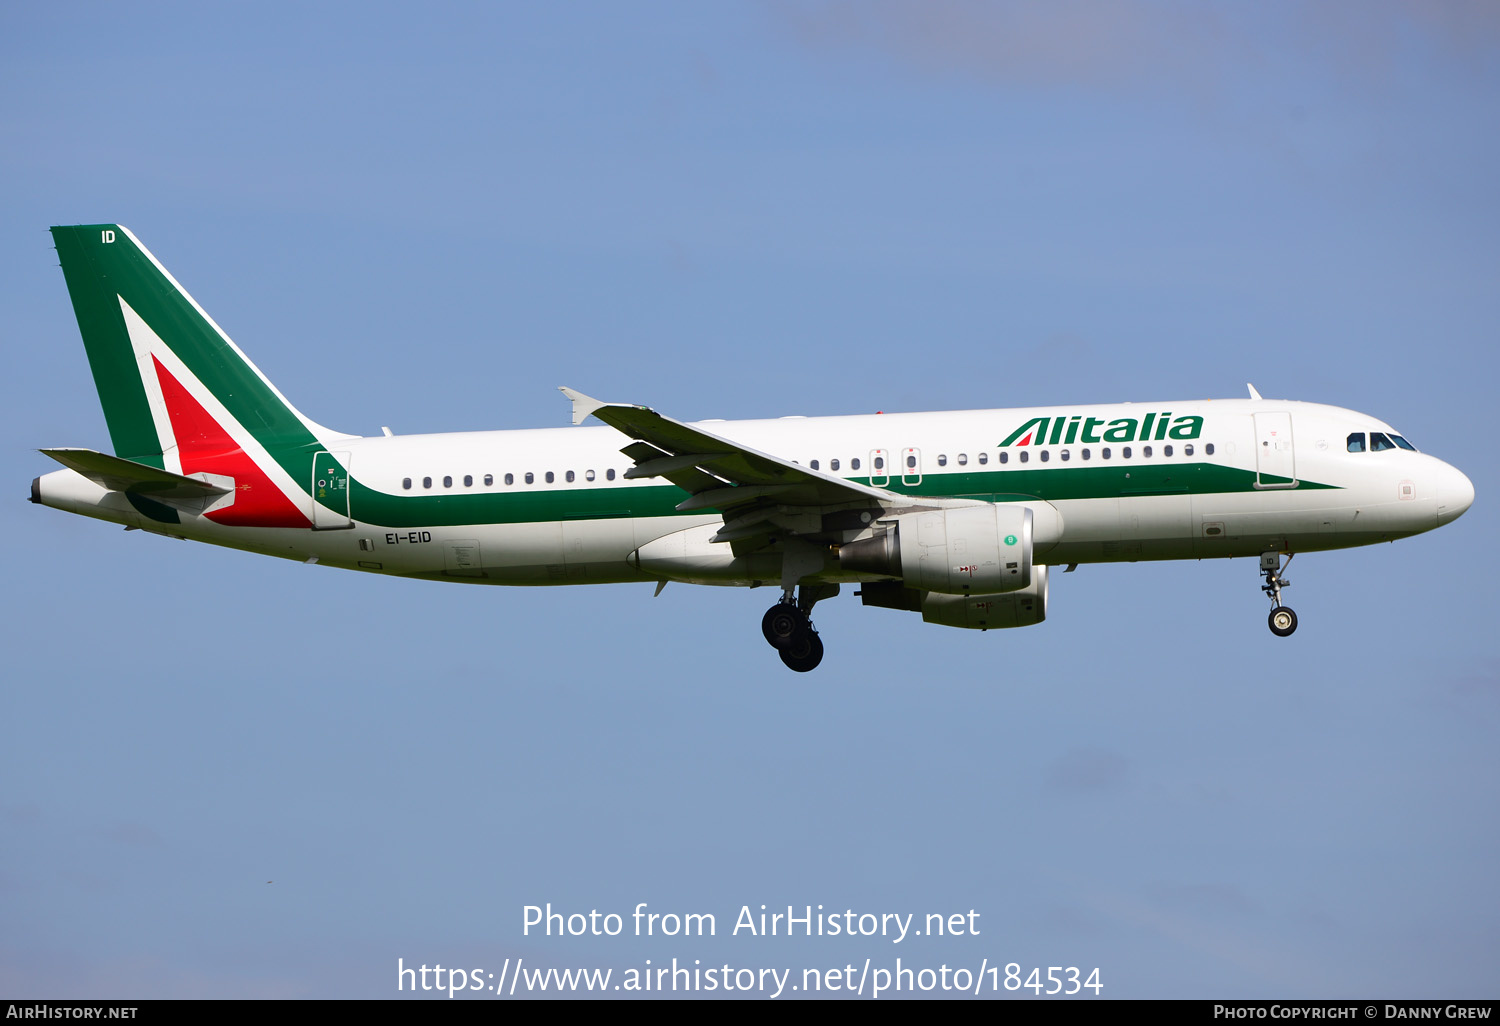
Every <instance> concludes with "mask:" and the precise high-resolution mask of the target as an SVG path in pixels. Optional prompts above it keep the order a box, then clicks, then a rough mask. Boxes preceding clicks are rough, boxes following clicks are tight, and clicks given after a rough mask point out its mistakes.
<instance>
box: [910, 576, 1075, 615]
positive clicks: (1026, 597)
mask: <svg viewBox="0 0 1500 1026" xmlns="http://www.w3.org/2000/svg"><path fill="white" fill-rule="evenodd" d="M922 619H923V620H925V621H926V622H927V623H940V624H942V625H943V626H944V627H968V628H971V629H973V630H981V631H987V630H995V629H998V628H1003V627H1030V626H1031V625H1032V624H1034V623H1041V622H1042V621H1043V620H1045V619H1047V568H1046V567H1044V566H1039V567H1034V568H1033V569H1032V572H1031V583H1030V584H1028V585H1027V586H1026V587H1024V588H1022V589H1021V590H1020V591H1010V592H1006V593H1004V594H1002V595H934V594H932V593H931V592H928V593H927V594H926V595H924V596H922Z"/></svg>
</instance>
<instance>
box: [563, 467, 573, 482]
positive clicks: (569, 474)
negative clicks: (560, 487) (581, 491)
mask: <svg viewBox="0 0 1500 1026" xmlns="http://www.w3.org/2000/svg"><path fill="white" fill-rule="evenodd" d="M564 477H565V478H566V480H567V482H568V484H572V483H573V480H574V479H573V472H572V471H571V470H570V471H568V472H567V474H565V475H564Z"/></svg>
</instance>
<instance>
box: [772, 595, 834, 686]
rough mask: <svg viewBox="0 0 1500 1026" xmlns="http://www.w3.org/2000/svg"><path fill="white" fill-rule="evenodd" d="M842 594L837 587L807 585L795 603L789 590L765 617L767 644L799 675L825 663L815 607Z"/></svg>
mask: <svg viewBox="0 0 1500 1026" xmlns="http://www.w3.org/2000/svg"><path fill="white" fill-rule="evenodd" d="M838 592H839V586H838V585H837V584H804V585H802V587H801V588H799V589H798V595H797V599H796V601H793V599H792V590H791V589H790V588H788V589H787V590H786V594H785V595H784V596H783V597H782V600H781V601H780V602H778V603H776V604H775V605H774V606H772V607H771V608H770V609H768V610H766V615H765V616H763V617H761V621H760V631H761V633H762V634H764V635H765V637H766V641H767V642H768V643H769V644H770V646H771V647H772V648H774V649H776V652H777V654H778V655H780V656H781V661H782V662H783V663H785V664H786V665H787V666H788V667H790V668H791V669H793V670H796V671H797V672H798V673H806V672H807V671H808V670H811V669H814V668H815V667H816V666H817V665H818V664H819V663H820V662H822V661H823V642H822V640H821V639H819V637H818V632H817V631H816V630H815V629H814V628H813V625H812V615H811V614H812V607H813V606H814V605H815V604H816V603H818V602H819V601H820V600H822V599H825V598H829V597H831V596H833V595H837V594H838Z"/></svg>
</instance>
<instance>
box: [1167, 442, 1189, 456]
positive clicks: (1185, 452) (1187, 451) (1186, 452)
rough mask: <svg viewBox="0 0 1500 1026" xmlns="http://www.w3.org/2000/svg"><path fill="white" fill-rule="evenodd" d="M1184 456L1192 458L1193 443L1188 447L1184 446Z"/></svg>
mask: <svg viewBox="0 0 1500 1026" xmlns="http://www.w3.org/2000/svg"><path fill="white" fill-rule="evenodd" d="M1182 454H1183V455H1184V456H1191V455H1192V454H1193V443H1192V442H1189V443H1188V444H1187V445H1184V446H1183V447H1182ZM1169 455H1170V454H1169Z"/></svg>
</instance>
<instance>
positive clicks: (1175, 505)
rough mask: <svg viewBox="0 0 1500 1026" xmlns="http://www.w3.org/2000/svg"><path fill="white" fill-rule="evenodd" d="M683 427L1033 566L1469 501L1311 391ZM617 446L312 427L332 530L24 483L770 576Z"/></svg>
mask: <svg viewBox="0 0 1500 1026" xmlns="http://www.w3.org/2000/svg"><path fill="white" fill-rule="evenodd" d="M1157 411H1169V412H1170V414H1171V416H1172V417H1173V418H1181V417H1197V418H1202V426H1201V430H1200V431H1199V432H1198V434H1197V435H1196V436H1194V437H1192V438H1191V439H1187V440H1184V439H1182V438H1180V437H1179V438H1173V437H1171V436H1170V435H1168V434H1167V432H1166V431H1165V430H1164V429H1163V430H1158V431H1156V432H1152V431H1149V430H1143V431H1141V432H1140V434H1142V435H1149V436H1150V437H1145V438H1136V439H1133V440H1131V441H1127V442H1119V441H1109V440H1106V439H1105V438H1104V430H1103V424H1105V423H1106V422H1114V423H1119V422H1120V420H1119V419H1120V418H1135V419H1136V420H1140V419H1141V418H1143V417H1144V415H1146V414H1147V413H1152V412H1157ZM1033 417H1047V418H1049V419H1051V420H1052V421H1053V422H1054V423H1055V422H1057V421H1058V420H1061V421H1062V422H1063V423H1065V424H1067V425H1068V426H1069V429H1068V430H1067V431H1066V432H1064V431H1055V432H1053V434H1054V436H1055V437H1056V441H1053V442H1050V443H1049V442H1048V440H1047V437H1046V436H1045V435H1043V436H1042V437H1041V438H1032V439H1030V440H1029V443H1030V444H1024V445H1015V444H1012V445H1009V446H1002V445H1001V444H1000V443H1001V442H1002V440H1003V439H1004V438H1005V437H1006V436H1007V435H1009V434H1010V433H1011V432H1012V431H1014V430H1015V429H1016V428H1017V426H1018V425H1020V424H1022V423H1023V422H1025V421H1026V420H1027V419H1028V418H1033ZM1090 423H1092V424H1093V425H1094V426H1093V427H1092V428H1089V427H1087V426H1084V427H1081V428H1080V425H1089V424H1090ZM695 426H697V427H700V428H701V429H702V430H704V431H707V432H711V433H712V434H714V435H717V436H720V437H722V438H726V439H729V440H731V441H734V442H737V443H739V444H741V445H744V446H747V447H749V448H751V449H755V450H759V451H761V452H765V453H769V454H773V455H776V456H780V457H783V458H785V459H789V460H794V461H796V462H798V463H800V464H802V465H803V466H805V467H808V468H811V469H817V470H819V471H821V472H823V473H827V474H832V475H834V476H839V477H847V478H850V479H856V480H858V481H860V482H864V483H868V484H872V485H875V486H879V487H882V488H888V489H890V490H891V491H893V492H902V493H908V494H913V495H931V496H943V497H949V498H953V497H957V498H970V499H983V500H988V501H999V502H1019V503H1023V504H1025V505H1028V506H1031V507H1032V508H1033V510H1034V511H1036V513H1037V522H1038V524H1039V528H1038V535H1037V539H1038V540H1037V550H1036V557H1037V561H1038V562H1039V563H1044V564H1053V565H1061V564H1068V563H1088V562H1103V561H1121V560H1132V561H1133V560H1157V559H1184V558H1209V557H1216V556H1246V555H1255V554H1257V553H1262V552H1268V551H1278V552H1298V551H1312V550H1318V549H1333V548H1342V547H1347V546H1353V545H1365V544H1370V543H1373V542H1377V541H1388V540H1392V539H1395V538H1400V537H1405V536H1408V535H1413V534H1417V533H1420V532H1422V531H1427V530H1431V529H1432V528H1434V527H1437V526H1439V525H1440V524H1442V523H1445V522H1447V521H1448V520H1451V519H1453V518H1455V517H1457V516H1458V515H1459V514H1461V513H1462V512H1463V511H1464V510H1465V509H1467V508H1468V505H1469V503H1470V502H1471V501H1472V499H1473V488H1472V485H1471V484H1470V483H1469V481H1468V479H1467V478H1465V477H1464V475H1463V474H1462V473H1460V472H1459V471H1457V470H1456V469H1454V468H1453V467H1451V466H1449V465H1448V464H1446V463H1444V462H1442V461H1441V460H1438V459H1436V458H1434V457H1432V456H1428V455H1426V454H1424V453H1420V452H1415V451H1410V450H1406V449H1399V448H1397V449H1389V450H1386V451H1380V452H1371V451H1362V452H1351V451H1349V450H1348V446H1347V444H1346V440H1347V439H1348V436H1349V435H1350V434H1351V433H1367V432H1384V433H1388V434H1394V433H1395V432H1393V431H1392V429H1391V428H1390V427H1389V426H1388V425H1386V424H1383V423H1381V422H1380V421H1377V420H1374V419H1373V418H1371V417H1368V416H1365V415H1363V414H1360V413H1355V412H1353V411H1350V410H1345V409H1339V408H1337V407H1332V406H1323V405H1317V404H1312V403H1301V402H1281V401H1273V400H1213V401H1195V402H1175V403H1152V404H1120V405H1111V406H1087V407H1085V406H1079V407H1049V408H1045V409H1035V410H974V411H961V412H950V413H907V414H877V415H866V416H843V417H817V418H802V417H788V418H782V419H777V420H750V421H707V422H702V423H701V424H698V425H695ZM1288 435H1289V436H1290V437H1288ZM1070 437H1071V440H1068V439H1069V438H1070ZM627 441H628V439H625V438H623V437H622V436H621V434H620V433H619V432H617V431H615V430H614V429H612V428H609V427H574V428H557V429H538V430H519V431H487V432H463V433H454V434H435V435H396V436H384V437H363V438H352V439H351V438H340V439H336V440H333V439H331V440H329V441H327V443H326V447H327V448H328V449H329V450H330V451H335V452H336V453H337V454H339V456H340V459H341V460H342V463H343V465H344V466H345V467H346V468H347V469H348V472H349V475H350V478H351V479H352V481H354V482H357V487H355V488H352V489H351V490H352V496H353V497H352V500H351V501H350V503H349V506H348V512H349V517H348V519H347V524H346V523H344V522H342V520H339V521H336V522H334V523H331V524H330V523H328V518H327V512H326V510H325V511H319V510H316V509H315V508H314V505H315V504H313V503H312V502H311V500H310V499H308V500H307V506H308V508H307V513H308V518H309V520H310V521H313V522H319V521H321V522H322V523H323V524H325V525H327V527H328V528H330V529H295V528H250V527H231V526H224V525H221V524H217V523H214V522H213V521H211V520H209V519H207V518H206V517H203V516H192V515H183V516H182V517H181V520H180V523H177V524H171V525H163V524H162V523H159V522H155V521H153V520H151V519H150V518H147V517H143V516H142V515H141V513H140V512H138V511H137V509H136V508H134V506H132V504H130V503H129V502H128V501H126V499H125V497H124V496H123V495H122V494H121V493H119V492H110V491H106V490H105V489H103V488H102V487H100V486H99V485H96V484H94V483H92V482H90V481H89V480H87V479H85V478H84V477H82V476H80V475H78V474H76V473H74V472H73V471H71V470H61V471H56V472H54V473H51V474H48V475H46V476H44V477H42V478H40V479H38V482H37V484H36V486H35V490H34V497H35V498H36V499H37V501H40V502H42V503H44V504H46V505H50V506H55V507H57V508H61V509H66V510H69V511H72V512H76V513H81V514H84V515H87V516H93V517H98V518H101V519H105V520H110V521H114V522H117V523H123V524H125V525H127V526H132V527H141V528H144V529H147V530H152V531H156V532H158V533H164V534H171V535H177V536H182V537H187V538H193V539H196V540H201V541H206V542H210V543H213V544H218V545H225V546H229V547H233V548H240V549H247V550H251V551H255V552H261V553H266V554H270V555H278V556H284V557H288V558H294V559H299V560H309V561H311V560H315V561H317V562H319V563H322V564H328V565H333V566H339V567H344V568H348V569H352V570H365V571H369V572H375V573H385V574H395V575H402V576H416V577H431V578H440V579H453V580H458V581H469V582H473V583H491V584H589V583H605V582H614V581H647V580H662V579H680V580H689V581H695V582H698V583H722V584H748V583H754V582H761V581H764V582H766V583H775V582H776V581H777V579H778V574H779V570H778V569H777V567H776V566H774V565H772V564H771V563H769V562H768V563H766V564H765V566H764V567H757V566H756V565H755V564H754V563H753V561H751V562H749V563H747V562H746V561H744V560H738V561H736V560H734V559H733V558H732V557H731V555H730V553H729V552H728V548H729V547H728V546H727V545H725V544H723V543H719V544H717V545H713V544H711V543H709V542H707V540H706V539H707V537H708V536H709V534H711V533H712V531H711V530H710V528H715V527H719V526H722V524H723V521H722V519H721V517H720V516H719V514H718V513H716V512H713V511H708V512H693V513H678V512H676V511H675V510H674V509H673V507H674V505H675V504H676V502H677V501H680V500H681V499H683V498H684V497H685V493H683V492H681V491H679V490H677V489H676V488H675V487H673V486H671V485H669V484H666V483H664V482H662V481H660V480H653V479H647V480H629V479H626V478H625V476H624V474H625V471H626V470H627V469H629V468H630V467H631V466H632V460H631V459H630V458H628V457H626V456H624V455H622V454H621V452H620V449H621V447H622V443H624V442H627ZM1023 459H1024V462H1023ZM1002 460H1003V462H1002ZM479 496H489V497H491V498H492V499H493V502H486V501H485V500H484V499H479V498H476V497H479ZM304 498H305V497H304ZM585 498H586V499H587V501H584V500H585ZM423 500H426V501H423ZM434 500H437V501H434ZM573 506H576V507H577V508H576V509H575V508H573ZM480 510H484V511H486V512H484V513H483V514H482V515H473V514H471V513H470V512H469V511H480ZM320 513H321V516H319V515H318V514H320ZM679 532H687V533H685V534H683V535H682V543H681V545H680V546H678V547H677V548H676V549H674V548H672V546H670V545H669V546H667V547H666V549H665V551H668V552H672V551H679V550H680V552H681V563H680V564H675V563H673V562H672V559H671V558H670V557H668V558H667V559H666V560H665V561H663V560H661V559H658V560H656V561H653V562H651V563H649V565H648V566H647V567H644V568H643V567H642V566H641V565H640V558H639V557H638V556H637V555H636V554H637V553H638V551H639V550H640V549H641V548H642V547H643V546H646V545H649V544H651V543H653V542H659V540H661V539H663V538H666V537H667V536H673V535H677V534H678V533H679ZM858 535H859V531H858V530H853V531H850V532H847V533H846V535H845V537H844V539H843V540H844V541H845V542H849V541H853V540H854V539H855V537H857V536H858ZM653 551H656V552H658V553H659V552H661V551H664V550H663V546H661V545H657V546H655V548H654V549H653ZM819 579H822V580H827V581H839V580H855V579H859V577H858V575H852V574H848V573H843V572H840V571H839V569H838V564H837V562H836V560H835V561H831V562H830V563H829V564H828V565H827V567H826V568H825V572H824V573H823V574H821V575H819Z"/></svg>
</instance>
